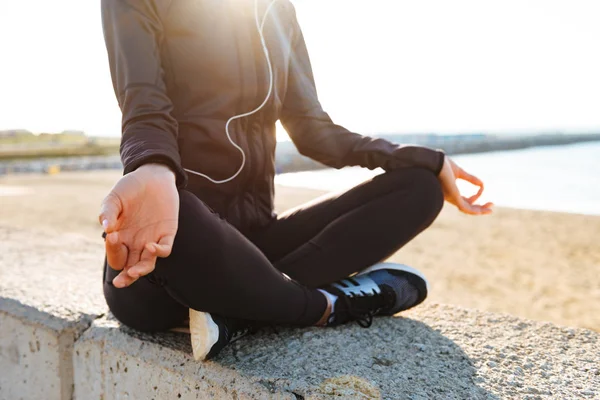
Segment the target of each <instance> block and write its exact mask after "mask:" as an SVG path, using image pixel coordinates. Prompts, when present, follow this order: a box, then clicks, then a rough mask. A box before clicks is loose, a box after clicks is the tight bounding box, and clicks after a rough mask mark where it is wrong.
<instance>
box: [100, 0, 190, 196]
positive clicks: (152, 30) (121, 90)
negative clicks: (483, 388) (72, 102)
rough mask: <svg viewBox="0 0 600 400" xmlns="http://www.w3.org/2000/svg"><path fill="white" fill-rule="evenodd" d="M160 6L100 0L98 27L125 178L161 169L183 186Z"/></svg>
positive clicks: (145, 0) (140, 0)
mask: <svg viewBox="0 0 600 400" xmlns="http://www.w3.org/2000/svg"><path fill="white" fill-rule="evenodd" d="M159 1H161V0H135V1H132V0H130V1H128V0H102V27H103V31H104V39H105V42H106V49H107V51H108V60H109V65H110V72H111V76H112V82H113V87H114V90H115V94H116V96H117V101H118V103H119V107H120V108H121V112H122V114H123V119H122V126H121V130H122V139H121V148H120V152H121V160H122V162H123V165H124V167H125V171H124V173H125V174H127V173H129V172H132V171H134V170H135V169H136V168H138V167H140V166H141V165H143V164H147V163H163V164H166V165H167V166H169V167H170V168H171V169H172V170H173V171H174V172H175V174H176V177H177V186H179V187H182V186H185V184H186V179H187V175H186V174H185V171H184V170H183V168H182V166H181V158H180V155H179V149H178V145H177V131H178V126H177V121H176V120H175V119H174V118H173V117H172V115H171V110H172V109H173V105H172V103H171V100H170V99H169V97H168V96H167V93H166V87H165V83H164V81H163V74H164V71H163V69H162V67H161V63H160V53H159V43H160V41H161V39H162V25H161V20H160V15H161V12H162V10H161V8H162V7H164V6H163V5H161V4H157V2H159Z"/></svg>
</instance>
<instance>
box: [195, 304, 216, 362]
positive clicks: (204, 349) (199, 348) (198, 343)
mask: <svg viewBox="0 0 600 400" xmlns="http://www.w3.org/2000/svg"><path fill="white" fill-rule="evenodd" d="M190 335H191V340H192V353H193V355H194V359H195V360H196V361H204V360H205V359H206V356H207V355H208V353H209V352H210V349H212V347H213V346H214V345H215V343H217V340H219V327H218V326H217V324H215V321H213V319H212V317H211V316H210V314H209V313H206V312H202V311H196V310H192V309H191V308H190Z"/></svg>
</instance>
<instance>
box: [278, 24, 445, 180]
mask: <svg viewBox="0 0 600 400" xmlns="http://www.w3.org/2000/svg"><path fill="white" fill-rule="evenodd" d="M293 20H294V25H295V32H296V37H295V38H294V39H293V42H292V54H291V60H290V67H289V75H288V87H287V92H286V96H285V100H284V103H283V110H282V115H281V123H282V125H283V126H284V128H285V129H286V131H287V132H288V134H289V135H290V138H291V139H292V141H293V142H294V144H295V145H296V147H297V148H298V151H299V152H300V153H301V154H302V155H305V156H307V157H310V158H312V159H314V160H316V161H319V162H321V163H323V164H325V165H328V166H330V167H334V168H342V167H345V166H352V165H359V166H361V167H365V168H369V169H375V168H379V167H380V168H383V169H384V170H386V171H389V170H394V169H397V168H405V167H422V168H426V169H429V170H431V171H433V172H434V173H435V174H436V175H438V174H439V172H440V171H441V169H442V166H443V163H444V153H443V152H441V151H436V150H432V149H429V148H426V147H422V146H415V145H397V144H393V143H391V142H389V141H387V140H385V139H379V138H370V137H367V136H362V135H359V134H357V133H353V132H350V131H348V130H347V129H345V128H343V127H341V126H339V125H336V124H334V123H333V122H332V121H331V118H330V117H329V115H327V113H326V112H324V111H323V109H322V108H321V104H320V103H319V99H318V96H317V90H316V88H315V81H314V78H313V72H312V67H311V65H310V59H309V56H308V51H307V49H306V44H305V42H304V37H303V35H302V31H301V30H300V27H299V25H298V23H297V20H296V18H295V15H294V18H293Z"/></svg>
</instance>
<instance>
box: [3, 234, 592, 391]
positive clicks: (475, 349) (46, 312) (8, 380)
mask: <svg viewBox="0 0 600 400" xmlns="http://www.w3.org/2000/svg"><path fill="white" fill-rule="evenodd" d="M0 244H1V246H2V251H0V371H2V372H1V373H0V399H2V400H3V399H11V400H12V399H44V400H45V399H50V400H52V399H61V400H62V399H71V398H72V397H75V398H77V399H98V398H103V399H113V398H125V397H127V398H138V399H151V398H155V399H162V398H183V399H208V398H215V399H269V398H276V399H293V400H296V399H333V398H344V399H346V398H347V399H371V398H383V399H399V398H400V399H430V398H444V399H499V398H529V399H546V398H548V399H550V398H552V399H553V398H578V399H579V398H583V399H585V398H590V399H591V398H598V397H600V367H599V365H600V340H599V337H600V335H599V334H598V333H597V332H592V331H589V330H585V329H569V328H562V327H557V326H555V325H553V324H550V323H540V322H532V321H527V320H523V319H518V318H515V317H512V316H508V315H501V314H493V313H484V312H479V311H474V310H466V309H461V308H457V307H452V306H443V305H425V306H422V307H418V308H417V309H416V310H414V311H411V312H408V313H405V314H404V315H402V317H396V318H378V319H376V321H375V322H374V324H373V326H372V327H371V328H370V329H362V328H360V327H358V326H356V325H348V326H343V327H339V328H336V329H316V328H311V329H287V328H285V329H279V332H278V333H276V332H274V331H270V330H266V331H264V332H261V333H259V334H257V335H254V336H252V337H248V338H243V339H241V340H240V341H238V342H236V343H234V344H233V345H231V346H229V347H228V348H226V349H225V350H224V351H223V353H222V354H221V355H220V356H219V357H218V358H217V359H216V360H214V361H211V362H207V363H198V362H195V361H194V360H193V359H192V357H191V349H190V344H189V337H188V336H187V335H183V334H175V333H164V334H157V335H145V334H141V333H139V332H135V331H133V330H131V329H128V328H125V327H121V326H119V324H118V323H117V322H116V321H114V320H111V319H110V316H108V317H105V316H103V315H104V314H106V307H105V304H104V299H103V296H102V293H101V270H102V268H101V262H102V246H101V244H100V241H99V242H98V243H96V242H91V241H89V240H86V239H83V238H81V237H78V236H68V235H61V236H60V237H51V236H48V235H44V234H40V233H32V232H27V231H22V230H17V229H8V228H3V227H2V226H0ZM65 249H67V250H65Z"/></svg>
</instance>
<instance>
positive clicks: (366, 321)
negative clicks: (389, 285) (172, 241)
mask: <svg viewBox="0 0 600 400" xmlns="http://www.w3.org/2000/svg"><path fill="white" fill-rule="evenodd" d="M357 299H360V300H361V303H362V304H361V307H357V306H356V300H357ZM383 299H384V297H383V294H382V292H377V291H375V290H373V291H372V292H364V291H362V290H361V291H360V293H359V294H352V295H347V296H342V297H339V300H341V301H343V302H344V305H345V307H343V309H345V310H346V315H347V317H348V318H349V320H352V321H356V323H357V324H358V325H359V326H360V327H361V328H369V327H370V326H371V325H372V324H373V317H374V316H375V315H377V313H378V312H379V311H381V308H382V305H381V304H382V302H383ZM339 300H338V301H339ZM336 314H337V313H336V312H333V313H332V314H331V316H330V317H329V321H330V322H332V321H335V320H336V319H337V318H338V317H339V315H336Z"/></svg>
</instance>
